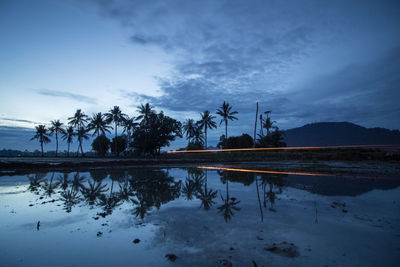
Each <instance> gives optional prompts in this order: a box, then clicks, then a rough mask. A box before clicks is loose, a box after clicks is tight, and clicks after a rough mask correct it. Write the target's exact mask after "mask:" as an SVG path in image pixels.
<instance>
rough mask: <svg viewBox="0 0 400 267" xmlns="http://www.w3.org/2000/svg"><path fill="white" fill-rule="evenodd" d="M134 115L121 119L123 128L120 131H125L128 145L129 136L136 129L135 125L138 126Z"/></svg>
mask: <svg viewBox="0 0 400 267" xmlns="http://www.w3.org/2000/svg"><path fill="white" fill-rule="evenodd" d="M135 120H136V119H135V117H130V118H129V117H128V116H126V118H124V120H123V121H122V126H123V127H124V130H123V131H122V133H125V132H126V134H127V135H128V140H127V141H128V147H129V144H130V142H131V136H132V133H133V131H134V130H135V129H136V127H137V126H138V123H136V122H135Z"/></svg>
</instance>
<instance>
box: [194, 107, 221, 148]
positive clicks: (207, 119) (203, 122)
mask: <svg viewBox="0 0 400 267" xmlns="http://www.w3.org/2000/svg"><path fill="white" fill-rule="evenodd" d="M200 116H201V119H200V120H199V121H198V122H197V123H198V126H199V127H200V128H201V129H203V128H204V134H205V136H206V149H207V129H210V130H211V129H213V128H217V124H216V123H215V121H213V119H215V116H213V115H211V114H210V111H208V110H206V111H204V112H203V113H200Z"/></svg>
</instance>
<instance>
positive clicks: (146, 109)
mask: <svg viewBox="0 0 400 267" xmlns="http://www.w3.org/2000/svg"><path fill="white" fill-rule="evenodd" d="M137 108H138V109H137V111H138V112H139V114H140V115H139V116H137V117H136V120H142V122H143V123H144V125H145V126H147V124H148V123H149V120H150V117H151V115H152V114H153V113H154V111H153V109H152V108H153V107H152V106H150V104H149V103H146V104H145V105H143V104H141V105H140V106H138V107H137Z"/></svg>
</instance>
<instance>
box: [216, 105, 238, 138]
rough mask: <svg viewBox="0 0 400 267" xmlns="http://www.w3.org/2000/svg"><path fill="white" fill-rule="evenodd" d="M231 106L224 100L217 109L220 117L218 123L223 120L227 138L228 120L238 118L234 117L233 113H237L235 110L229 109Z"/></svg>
mask: <svg viewBox="0 0 400 267" xmlns="http://www.w3.org/2000/svg"><path fill="white" fill-rule="evenodd" d="M231 109H232V106H231V105H229V103H228V102H225V101H224V103H223V104H222V106H221V107H220V108H219V109H217V114H218V115H220V116H221V117H222V119H221V122H220V123H219V125H221V124H222V123H223V122H225V138H226V139H228V120H231V121H233V120H238V118H236V117H235V116H233V115H235V114H238V112H237V111H231Z"/></svg>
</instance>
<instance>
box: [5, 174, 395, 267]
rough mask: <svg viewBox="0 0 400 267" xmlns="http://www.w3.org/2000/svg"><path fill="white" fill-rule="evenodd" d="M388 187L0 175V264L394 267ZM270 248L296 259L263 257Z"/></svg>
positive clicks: (263, 178) (238, 177) (299, 178)
mask: <svg viewBox="0 0 400 267" xmlns="http://www.w3.org/2000/svg"><path fill="white" fill-rule="evenodd" d="M399 186H400V181H399V180H398V179H360V178H351V177H340V176H310V175H288V174H268V173H253V172H236V171H228V170H206V169H199V168H169V169H163V168H129V169H126V168H124V169H110V170H105V169H97V170H91V171H88V172H66V173H60V172H50V173H31V174H27V175H19V176H0V237H1V238H0V259H1V262H0V265H1V266H110V265H115V266H231V264H232V265H233V266H254V264H257V266H399V263H400V187H399ZM135 239H137V240H136V243H135V242H133V241H134V240H135ZM281 242H287V244H290V243H293V245H292V246H291V249H293V250H296V253H295V254H296V255H286V254H285V253H276V252H277V251H271V250H266V248H271V246H273V244H274V243H277V244H279V243H281ZM167 254H168V255H170V257H166V255H167ZM175 256H176V259H175ZM173 260H174V261H173Z"/></svg>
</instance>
